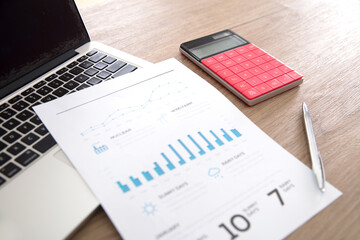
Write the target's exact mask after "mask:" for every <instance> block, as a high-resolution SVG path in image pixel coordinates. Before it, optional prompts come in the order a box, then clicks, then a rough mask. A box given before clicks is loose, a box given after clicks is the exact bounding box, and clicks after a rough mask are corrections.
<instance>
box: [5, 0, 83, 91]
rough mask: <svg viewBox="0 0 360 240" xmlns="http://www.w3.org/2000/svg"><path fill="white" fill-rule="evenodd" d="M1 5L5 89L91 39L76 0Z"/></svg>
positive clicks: (12, 1)
mask: <svg viewBox="0 0 360 240" xmlns="http://www.w3.org/2000/svg"><path fill="white" fill-rule="evenodd" d="M0 9H1V14H0V22H1V30H0V31H1V37H0V43H1V44H0V49H1V50H0V51H1V52H0V53H1V55H0V56H1V63H0V89H1V90H3V89H4V88H6V87H8V86H9V85H14V83H15V82H16V81H19V78H21V77H23V76H26V75H27V74H28V73H29V72H31V71H32V70H34V69H36V68H39V67H40V66H42V65H44V64H45V63H47V62H49V61H50V60H52V59H54V58H55V57H57V56H59V55H61V54H63V53H65V52H68V51H69V50H70V49H74V48H76V47H78V46H80V45H81V44H83V43H85V42H87V41H89V36H88V34H87V31H86V29H85V26H84V24H83V22H82V20H81V17H80V15H79V12H78V10H77V8H76V6H75V4H74V2H73V0H31V1H29V0H25V1H24V0H10V1H1V3H0ZM28 81H29V79H28ZM15 85H17V86H18V87H19V84H15Z"/></svg>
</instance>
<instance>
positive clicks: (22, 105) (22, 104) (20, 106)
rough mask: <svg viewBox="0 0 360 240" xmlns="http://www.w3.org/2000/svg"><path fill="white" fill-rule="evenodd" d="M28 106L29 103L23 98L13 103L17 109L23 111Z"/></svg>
mask: <svg viewBox="0 0 360 240" xmlns="http://www.w3.org/2000/svg"><path fill="white" fill-rule="evenodd" d="M28 106H29V104H28V103H26V102H24V101H22V100H21V101H18V102H17V103H15V104H14V105H13V108H14V109H16V110H18V111H21V110H23V109H25V108H27V107H28Z"/></svg>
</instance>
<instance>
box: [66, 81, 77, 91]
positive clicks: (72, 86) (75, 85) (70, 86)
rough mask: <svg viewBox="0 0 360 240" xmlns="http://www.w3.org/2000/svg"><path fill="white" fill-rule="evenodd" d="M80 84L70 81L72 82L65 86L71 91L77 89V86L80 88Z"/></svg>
mask: <svg viewBox="0 0 360 240" xmlns="http://www.w3.org/2000/svg"><path fill="white" fill-rule="evenodd" d="M79 85H80V84H79V83H77V82H75V81H70V82H67V83H65V84H64V87H65V88H67V89H69V90H72V89H74V88H76V87H77V86H79Z"/></svg>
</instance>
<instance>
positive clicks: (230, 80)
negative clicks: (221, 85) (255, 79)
mask: <svg viewBox="0 0 360 240" xmlns="http://www.w3.org/2000/svg"><path fill="white" fill-rule="evenodd" d="M225 81H226V82H227V83H229V84H230V85H234V84H236V83H238V82H241V81H243V80H242V79H241V78H240V77H239V76H237V75H232V76H230V77H227V78H225Z"/></svg>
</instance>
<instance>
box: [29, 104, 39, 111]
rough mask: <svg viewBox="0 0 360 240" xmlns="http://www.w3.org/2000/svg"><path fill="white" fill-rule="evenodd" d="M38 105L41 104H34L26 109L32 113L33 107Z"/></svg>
mask: <svg viewBox="0 0 360 240" xmlns="http://www.w3.org/2000/svg"><path fill="white" fill-rule="evenodd" d="M39 104H41V103H39V102H36V103H34V104H32V105H31V106H30V107H28V109H29V110H30V111H32V112H34V107H35V106H36V105H39Z"/></svg>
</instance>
